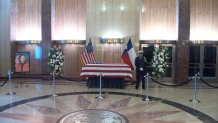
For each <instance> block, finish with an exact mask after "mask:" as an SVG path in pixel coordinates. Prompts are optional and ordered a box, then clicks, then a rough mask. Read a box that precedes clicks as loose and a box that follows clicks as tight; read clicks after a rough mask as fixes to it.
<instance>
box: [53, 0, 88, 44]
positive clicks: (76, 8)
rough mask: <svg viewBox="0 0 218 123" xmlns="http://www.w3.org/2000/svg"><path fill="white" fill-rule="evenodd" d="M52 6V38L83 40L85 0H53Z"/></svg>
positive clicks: (84, 32)
mask: <svg viewBox="0 0 218 123" xmlns="http://www.w3.org/2000/svg"><path fill="white" fill-rule="evenodd" d="M52 8H53V9H52V40H66V39H68V40H69V39H70V40H72V39H74V40H85V36H86V16H85V15H86V0H53V1H52Z"/></svg>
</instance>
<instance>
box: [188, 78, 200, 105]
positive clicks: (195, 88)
mask: <svg viewBox="0 0 218 123" xmlns="http://www.w3.org/2000/svg"><path fill="white" fill-rule="evenodd" d="M197 77H198V75H197V74H195V76H194V77H193V78H194V96H193V99H192V100H190V101H191V102H193V103H199V102H200V101H199V100H197V99H196V97H197Z"/></svg>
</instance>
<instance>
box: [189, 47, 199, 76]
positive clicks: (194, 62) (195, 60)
mask: <svg viewBox="0 0 218 123" xmlns="http://www.w3.org/2000/svg"><path fill="white" fill-rule="evenodd" d="M199 63H200V46H190V47H189V76H190V77H192V76H194V75H195V74H197V73H198V72H200V67H199Z"/></svg>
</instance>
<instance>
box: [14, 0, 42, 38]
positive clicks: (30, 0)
mask: <svg viewBox="0 0 218 123" xmlns="http://www.w3.org/2000/svg"><path fill="white" fill-rule="evenodd" d="M11 7H12V9H11V10H12V11H11V40H13V41H14V40H41V37H42V36H41V0H11Z"/></svg>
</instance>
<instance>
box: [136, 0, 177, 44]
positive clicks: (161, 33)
mask: <svg viewBox="0 0 218 123" xmlns="http://www.w3.org/2000/svg"><path fill="white" fill-rule="evenodd" d="M177 26H178V25H177V19H176V0H142V3H141V11H140V40H177V37H178V36H177V29H178V28H177Z"/></svg>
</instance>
